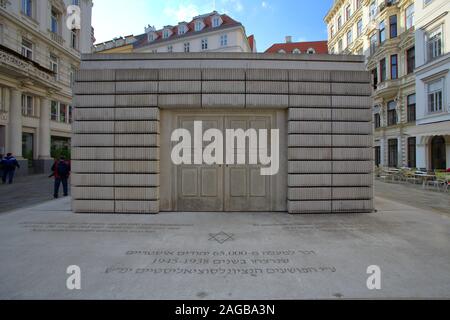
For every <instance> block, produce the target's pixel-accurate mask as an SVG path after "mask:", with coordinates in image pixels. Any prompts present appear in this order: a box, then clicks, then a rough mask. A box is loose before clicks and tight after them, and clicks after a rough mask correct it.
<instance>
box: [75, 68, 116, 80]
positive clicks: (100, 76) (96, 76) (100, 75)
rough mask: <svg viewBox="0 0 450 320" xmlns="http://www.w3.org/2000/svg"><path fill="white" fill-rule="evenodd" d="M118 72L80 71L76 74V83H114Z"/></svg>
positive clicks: (104, 70) (101, 70)
mask: <svg viewBox="0 0 450 320" xmlns="http://www.w3.org/2000/svg"><path fill="white" fill-rule="evenodd" d="M115 77H116V70H111V69H110V70H108V69H100V70H99V69H96V70H86V69H84V70H79V71H77V72H75V82H84V81H88V82H93V81H114V80H115Z"/></svg>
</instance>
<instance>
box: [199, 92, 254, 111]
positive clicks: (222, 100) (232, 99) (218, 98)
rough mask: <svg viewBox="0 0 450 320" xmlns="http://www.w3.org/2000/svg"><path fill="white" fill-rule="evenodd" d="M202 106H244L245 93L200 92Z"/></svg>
mask: <svg viewBox="0 0 450 320" xmlns="http://www.w3.org/2000/svg"><path fill="white" fill-rule="evenodd" d="M201 105H202V107H203V108H224V107H225V108H226V107H229V108H244V107H245V94H229V93H228V94H217V93H216V94H202V102H201Z"/></svg>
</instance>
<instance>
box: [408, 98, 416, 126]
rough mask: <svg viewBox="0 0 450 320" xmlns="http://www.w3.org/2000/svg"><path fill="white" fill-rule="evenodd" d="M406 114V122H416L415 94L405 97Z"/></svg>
mask: <svg viewBox="0 0 450 320" xmlns="http://www.w3.org/2000/svg"><path fill="white" fill-rule="evenodd" d="M406 104H407V105H406V112H407V120H408V122H414V121H416V94H410V95H409V96H407V97H406Z"/></svg>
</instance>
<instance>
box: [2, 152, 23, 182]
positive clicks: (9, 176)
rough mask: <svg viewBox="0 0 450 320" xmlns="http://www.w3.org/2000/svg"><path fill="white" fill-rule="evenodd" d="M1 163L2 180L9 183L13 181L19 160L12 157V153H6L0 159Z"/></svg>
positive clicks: (18, 166)
mask: <svg viewBox="0 0 450 320" xmlns="http://www.w3.org/2000/svg"><path fill="white" fill-rule="evenodd" d="M1 165H2V169H3V174H2V182H3V183H6V181H8V183H9V184H11V183H12V182H13V178H14V173H15V172H16V168H20V165H19V162H17V159H16V158H15V157H13V155H12V153H7V154H6V157H4V158H3V159H2V161H1Z"/></svg>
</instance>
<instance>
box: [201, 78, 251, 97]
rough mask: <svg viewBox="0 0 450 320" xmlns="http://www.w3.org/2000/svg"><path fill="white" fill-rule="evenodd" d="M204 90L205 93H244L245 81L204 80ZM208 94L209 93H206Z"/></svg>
mask: <svg viewBox="0 0 450 320" xmlns="http://www.w3.org/2000/svg"><path fill="white" fill-rule="evenodd" d="M202 92H205V93H212V94H215V93H235V94H242V93H243V92H245V81H237V80H234V81H230V80H222V81H212V80H209V81H204V80H203V82H202ZM205 95H207V94H205Z"/></svg>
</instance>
